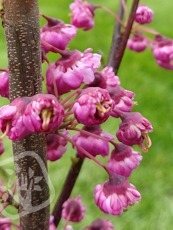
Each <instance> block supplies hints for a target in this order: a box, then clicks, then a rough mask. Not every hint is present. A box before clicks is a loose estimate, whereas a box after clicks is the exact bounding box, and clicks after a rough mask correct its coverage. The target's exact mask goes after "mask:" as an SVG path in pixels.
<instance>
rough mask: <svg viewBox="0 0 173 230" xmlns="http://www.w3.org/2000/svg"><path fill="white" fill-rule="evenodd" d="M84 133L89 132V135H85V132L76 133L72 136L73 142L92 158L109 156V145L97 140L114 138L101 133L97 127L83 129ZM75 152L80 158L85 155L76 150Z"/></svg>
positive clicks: (106, 142)
mask: <svg viewBox="0 0 173 230" xmlns="http://www.w3.org/2000/svg"><path fill="white" fill-rule="evenodd" d="M83 130H84V131H87V132H90V133H91V135H89V134H86V133H85V132H82V131H81V133H78V134H76V135H74V136H73V141H74V142H75V143H76V144H77V145H79V146H80V147H82V148H83V149H85V150H86V151H87V152H89V153H90V154H91V155H92V156H96V155H101V156H102V157H105V156H107V155H108V154H109V143H108V141H105V140H103V139H99V136H100V137H105V139H107V140H112V139H114V137H113V136H112V135H111V134H107V133H104V132H102V130H101V128H100V127H99V126H93V127H84V128H83ZM92 133H93V134H96V135H98V138H96V137H94V136H92ZM77 152H78V154H79V155H80V156H81V157H86V155H85V154H84V153H83V152H82V151H81V150H80V149H78V148H77Z"/></svg>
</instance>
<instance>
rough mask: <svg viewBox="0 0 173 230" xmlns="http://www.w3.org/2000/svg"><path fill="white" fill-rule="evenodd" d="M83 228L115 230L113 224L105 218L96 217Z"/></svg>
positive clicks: (88, 229) (89, 229) (86, 229)
mask: <svg viewBox="0 0 173 230" xmlns="http://www.w3.org/2000/svg"><path fill="white" fill-rule="evenodd" d="M84 230H115V228H114V226H113V225H112V223H111V222H110V220H107V219H101V218H100V219H97V220H95V221H94V222H93V223H92V224H91V225H90V226H88V227H86V228H85V229H84Z"/></svg>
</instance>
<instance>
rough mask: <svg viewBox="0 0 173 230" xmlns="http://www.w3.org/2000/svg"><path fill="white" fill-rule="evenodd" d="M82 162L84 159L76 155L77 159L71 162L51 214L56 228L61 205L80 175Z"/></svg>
mask: <svg viewBox="0 0 173 230" xmlns="http://www.w3.org/2000/svg"><path fill="white" fill-rule="evenodd" d="M83 161H84V159H83V158H81V157H79V156H78V155H77V157H76V158H75V159H74V160H73V162H72V165H71V168H70V170H69V172H68V175H67V177H66V180H65V182H64V185H63V189H62V191H61V194H60V195H59V198H58V200H57V202H56V205H55V207H54V210H53V212H52V215H53V216H54V223H55V225H56V226H58V224H59V222H60V220H61V212H62V205H63V203H64V202H65V201H66V200H67V199H68V198H69V197H70V194H71V192H72V190H73V187H74V185H75V182H76V180H77V178H78V175H79V173H80V170H81V167H82V164H83Z"/></svg>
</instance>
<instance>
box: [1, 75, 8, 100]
mask: <svg viewBox="0 0 173 230" xmlns="http://www.w3.org/2000/svg"><path fill="white" fill-rule="evenodd" d="M0 96H1V97H7V98H8V97H9V74H8V73H7V72H2V73H1V74H0Z"/></svg>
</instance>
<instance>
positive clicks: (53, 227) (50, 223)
mask: <svg viewBox="0 0 173 230" xmlns="http://www.w3.org/2000/svg"><path fill="white" fill-rule="evenodd" d="M53 221H54V216H50V219H49V230H56V229H57V228H56V226H55V224H54V222H53Z"/></svg>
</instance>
